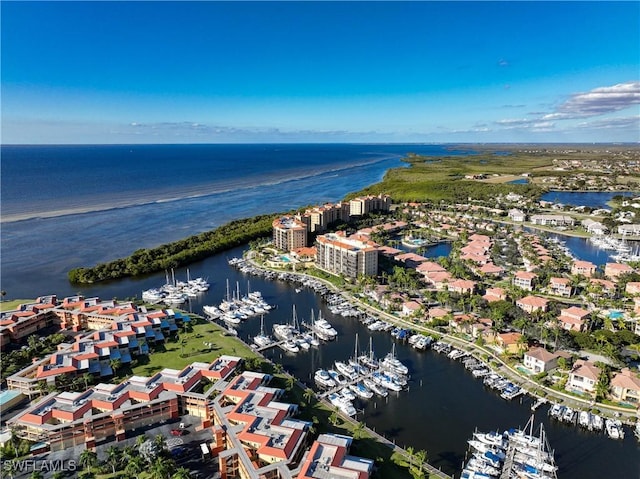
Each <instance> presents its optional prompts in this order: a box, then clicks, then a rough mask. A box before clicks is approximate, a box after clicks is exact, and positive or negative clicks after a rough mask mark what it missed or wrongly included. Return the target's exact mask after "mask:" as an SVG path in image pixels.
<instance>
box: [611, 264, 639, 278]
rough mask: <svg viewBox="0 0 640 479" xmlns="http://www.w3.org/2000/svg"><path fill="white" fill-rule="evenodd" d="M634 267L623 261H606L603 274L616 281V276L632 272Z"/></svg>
mask: <svg viewBox="0 0 640 479" xmlns="http://www.w3.org/2000/svg"><path fill="white" fill-rule="evenodd" d="M633 271H634V269H633V268H632V267H631V266H629V265H628V264H624V263H607V264H606V265H605V267H604V275H605V277H607V278H609V279H610V280H611V281H617V280H618V278H619V277H620V276H621V275H623V274H627V273H633Z"/></svg>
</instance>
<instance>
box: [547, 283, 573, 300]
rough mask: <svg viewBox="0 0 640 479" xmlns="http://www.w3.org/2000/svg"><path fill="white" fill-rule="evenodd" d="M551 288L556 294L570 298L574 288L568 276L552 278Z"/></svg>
mask: <svg viewBox="0 0 640 479" xmlns="http://www.w3.org/2000/svg"><path fill="white" fill-rule="evenodd" d="M549 290H550V292H551V294H553V295H555V296H563V297H565V298H570V297H571V293H572V290H573V288H572V287H571V280H570V279H568V278H550V279H549Z"/></svg>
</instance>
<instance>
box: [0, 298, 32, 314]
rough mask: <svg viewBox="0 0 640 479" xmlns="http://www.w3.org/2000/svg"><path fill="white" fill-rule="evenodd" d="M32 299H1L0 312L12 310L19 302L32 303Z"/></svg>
mask: <svg viewBox="0 0 640 479" xmlns="http://www.w3.org/2000/svg"><path fill="white" fill-rule="evenodd" d="M33 301H34V300H33V299H12V300H11V301H2V302H1V303H0V312H5V311H13V310H14V309H16V308H17V307H18V306H20V305H21V304H26V303H33Z"/></svg>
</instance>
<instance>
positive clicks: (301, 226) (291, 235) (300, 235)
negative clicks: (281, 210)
mask: <svg viewBox="0 0 640 479" xmlns="http://www.w3.org/2000/svg"><path fill="white" fill-rule="evenodd" d="M273 245H274V246H275V247H276V248H277V249H279V250H282V251H293V250H294V249H298V248H304V247H305V246H307V225H306V224H305V223H303V222H302V221H300V220H298V219H296V218H293V217H291V216H282V217H280V218H277V219H275V220H273Z"/></svg>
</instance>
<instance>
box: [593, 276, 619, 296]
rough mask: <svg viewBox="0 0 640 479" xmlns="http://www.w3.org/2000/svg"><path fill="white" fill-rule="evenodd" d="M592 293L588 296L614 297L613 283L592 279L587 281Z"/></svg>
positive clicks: (614, 288)
mask: <svg viewBox="0 0 640 479" xmlns="http://www.w3.org/2000/svg"><path fill="white" fill-rule="evenodd" d="M589 285H590V286H591V289H592V292H591V293H589V295H590V296H600V295H605V296H609V297H614V296H615V295H616V284H615V283H614V282H613V281H609V280H607V279H599V278H592V279H590V280H589Z"/></svg>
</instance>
